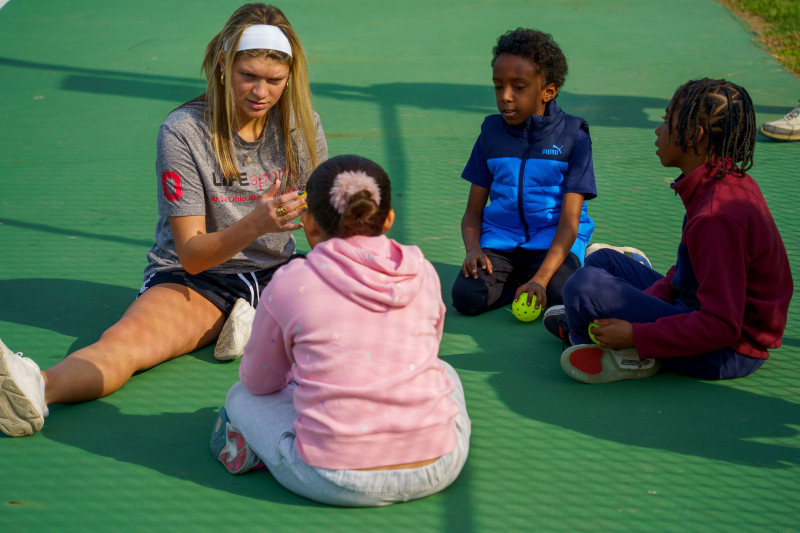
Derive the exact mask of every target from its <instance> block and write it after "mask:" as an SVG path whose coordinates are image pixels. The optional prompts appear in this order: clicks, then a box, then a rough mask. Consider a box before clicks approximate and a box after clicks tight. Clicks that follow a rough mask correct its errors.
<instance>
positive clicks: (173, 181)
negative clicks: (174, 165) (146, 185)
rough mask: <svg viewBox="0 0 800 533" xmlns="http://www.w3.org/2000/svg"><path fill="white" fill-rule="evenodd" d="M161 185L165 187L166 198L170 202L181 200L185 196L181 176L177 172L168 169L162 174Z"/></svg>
mask: <svg viewBox="0 0 800 533" xmlns="http://www.w3.org/2000/svg"><path fill="white" fill-rule="evenodd" d="M161 186H162V187H164V198H166V199H167V200H169V201H170V202H175V201H177V200H180V199H181V196H183V185H182V184H181V176H180V174H178V173H177V172H174V171H172V170H168V171H166V172H164V173H163V174H161Z"/></svg>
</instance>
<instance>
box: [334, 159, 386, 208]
mask: <svg viewBox="0 0 800 533" xmlns="http://www.w3.org/2000/svg"><path fill="white" fill-rule="evenodd" d="M360 191H367V192H368V193H369V196H370V198H372V201H373V202H375V203H376V204H377V205H381V191H380V189H379V188H378V182H377V181H375V178H373V177H372V176H370V175H369V174H367V173H366V172H364V171H363V170H358V171H355V172H353V171H352V170H345V171H344V172H341V173H340V174H339V175H337V176H336V178H335V179H334V180H333V186H332V187H331V205H332V206H333V207H334V208H335V209H336V211H337V212H338V213H339V214H340V215H343V214H344V212H345V209H347V202H348V201H349V200H350V197H351V196H353V195H354V194H355V193H357V192H360Z"/></svg>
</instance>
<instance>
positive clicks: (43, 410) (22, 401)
mask: <svg viewBox="0 0 800 533" xmlns="http://www.w3.org/2000/svg"><path fill="white" fill-rule="evenodd" d="M48 412H49V411H48V409H47V404H46V403H45V402H44V377H43V376H42V372H41V370H40V369H39V365H37V364H36V363H34V362H33V360H31V359H29V358H27V357H22V353H16V354H15V353H13V352H12V351H11V350H9V349H8V347H6V345H5V344H3V341H0V431H2V432H3V433H5V434H6V435H9V436H11V437H25V436H28V435H33V434H34V433H36V432H37V431H39V430H40V429H42V425H43V424H44V417H46V416H47V415H48Z"/></svg>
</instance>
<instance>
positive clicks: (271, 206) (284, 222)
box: [246, 180, 307, 235]
mask: <svg viewBox="0 0 800 533" xmlns="http://www.w3.org/2000/svg"><path fill="white" fill-rule="evenodd" d="M280 184H281V182H280V180H276V181H275V185H273V186H272V187H270V188H269V189H267V191H266V192H265V193H264V194H263V195H262V196H261V198H260V199H259V200H258V201H257V203H256V206H255V207H254V208H253V210H252V211H251V212H250V214H248V215H247V217H246V218H249V219H250V222H252V224H253V225H254V227H256V228H258V229H257V231H259V235H264V234H266V233H281V232H283V231H294V230H296V229H300V228H302V227H303V224H302V223H300V222H298V223H295V222H294V221H295V220H297V218H299V217H300V215H302V214H303V212H304V211H305V210H306V209H307V207H306V198H305V195H304V196H303V197H302V198H301V197H300V194H301V193H299V192H297V191H292V192H287V193H286V194H282V195H280V196H273V195H274V194H275V192H274V191H279V190H280Z"/></svg>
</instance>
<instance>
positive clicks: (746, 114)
mask: <svg viewBox="0 0 800 533" xmlns="http://www.w3.org/2000/svg"><path fill="white" fill-rule="evenodd" d="M676 111H677V113H678V117H677V122H676V125H675V129H676V130H677V133H678V146H680V147H681V148H682V149H683V152H684V153H686V152H687V150H688V149H689V146H691V147H692V149H694V152H695V154H697V153H698V152H697V128H698V127H700V126H702V127H703V130H704V131H705V132H706V135H705V137H706V139H707V141H706V142H707V148H708V151H709V154H711V156H712V157H713V161H712V163H713V164H714V165H715V166H716V168H717V177H722V175H724V174H725V171H726V170H730V166H731V165H732V166H733V169H732V172H731V173H732V174H734V175H737V176H742V175H744V174H745V173H746V172H747V171H748V170H749V169H750V168H752V166H753V150H754V149H755V142H756V117H755V111H754V110H753V101H752V100H751V99H750V95H749V94H747V91H746V90H745V89H744V87H740V86H739V85H736V84H734V83H731V82H729V81H726V80H712V79H709V78H703V79H701V80H692V81H689V82H686V83H685V84H683V85H682V86H681V87H680V88H679V89H678V90H677V91H676V92H675V96H673V97H672V103H671V104H670V106H669V109H668V110H667V116H666V117H665V122H666V123H667V124H668V125H669V134H670V137H671V136H672V129H673V128H672V115H673V113H675V112H676Z"/></svg>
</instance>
